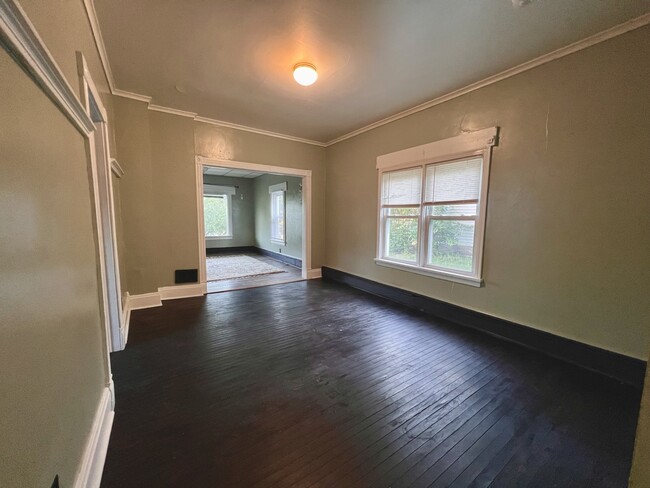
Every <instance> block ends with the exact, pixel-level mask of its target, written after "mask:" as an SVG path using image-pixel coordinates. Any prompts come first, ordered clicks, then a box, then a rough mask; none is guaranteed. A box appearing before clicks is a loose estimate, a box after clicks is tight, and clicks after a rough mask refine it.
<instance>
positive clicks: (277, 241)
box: [271, 239, 287, 246]
mask: <svg viewBox="0 0 650 488" xmlns="http://www.w3.org/2000/svg"><path fill="white" fill-rule="evenodd" d="M271 242H272V243H273V244H280V245H281V246H286V245H287V241H281V240H278V239H271Z"/></svg>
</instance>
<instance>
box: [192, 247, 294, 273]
mask: <svg viewBox="0 0 650 488" xmlns="http://www.w3.org/2000/svg"><path fill="white" fill-rule="evenodd" d="M235 252H243V253H252V254H261V255H262V256H268V257H270V258H273V259H275V260H277V261H281V262H283V263H285V264H289V265H291V266H295V267H296V268H302V260H301V259H298V258H294V257H293V256H287V255H286V254H281V253H279V252H273V251H269V250H268V249H262V248H261V247H256V246H234V247H212V248H206V250H205V254H206V256H214V255H216V254H231V253H235Z"/></svg>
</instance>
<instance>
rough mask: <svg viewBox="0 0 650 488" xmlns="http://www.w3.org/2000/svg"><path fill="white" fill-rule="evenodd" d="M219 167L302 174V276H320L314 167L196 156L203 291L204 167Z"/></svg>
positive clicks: (204, 265) (205, 278) (205, 281)
mask: <svg viewBox="0 0 650 488" xmlns="http://www.w3.org/2000/svg"><path fill="white" fill-rule="evenodd" d="M206 166H207V167H210V166H212V167H214V166H216V167H219V168H231V169H247V170H249V171H259V172H261V173H273V174H280V175H287V176H298V177H300V178H302V277H303V279H310V278H319V277H320V273H319V270H312V267H311V262H312V259H311V209H312V188H311V173H312V172H311V170H310V169H296V168H286V167H283V166H269V165H266V164H257V163H246V162H243V161H232V160H229V159H216V158H206V157H203V156H196V165H195V170H196V210H197V212H196V214H197V218H198V226H199V233H198V236H197V237H198V246H199V260H200V263H199V282H200V283H201V287H202V289H203V293H207V272H206V264H205V260H206V256H205V222H204V220H203V168H204V167H206Z"/></svg>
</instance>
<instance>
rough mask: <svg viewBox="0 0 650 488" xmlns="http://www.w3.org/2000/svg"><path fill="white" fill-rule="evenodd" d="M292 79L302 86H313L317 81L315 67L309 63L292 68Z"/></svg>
mask: <svg viewBox="0 0 650 488" xmlns="http://www.w3.org/2000/svg"><path fill="white" fill-rule="evenodd" d="M293 79H294V80H296V83H298V84H299V85H302V86H309V85H313V84H314V83H315V82H316V80H317V79H318V72H317V71H316V66H314V65H313V64H309V63H298V64H297V65H295V66H294V67H293Z"/></svg>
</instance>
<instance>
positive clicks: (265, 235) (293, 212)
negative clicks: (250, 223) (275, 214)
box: [253, 175, 302, 259]
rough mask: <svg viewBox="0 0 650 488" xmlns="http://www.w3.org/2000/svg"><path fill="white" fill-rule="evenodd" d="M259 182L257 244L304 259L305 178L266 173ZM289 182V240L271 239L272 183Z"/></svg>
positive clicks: (256, 218)
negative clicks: (303, 210)
mask: <svg viewBox="0 0 650 488" xmlns="http://www.w3.org/2000/svg"><path fill="white" fill-rule="evenodd" d="M253 181H254V182H255V245H256V246H257V247H259V248H261V249H266V250H267V251H273V252H277V253H280V254H286V255H287V256H291V257H294V258H298V259H302V192H301V191H300V188H301V184H302V178H299V177H296V176H284V175H262V176H258V177H257V178H255V179H254V180H253ZM285 182H286V183H287V192H286V194H285V211H286V222H287V227H286V235H285V237H286V244H284V245H282V244H278V243H275V242H271V195H270V194H269V186H271V185H277V184H278V183H285Z"/></svg>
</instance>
